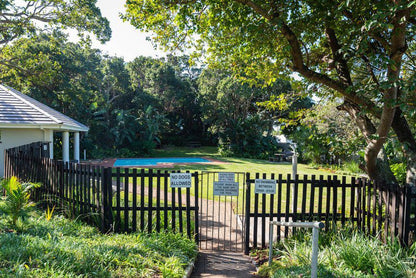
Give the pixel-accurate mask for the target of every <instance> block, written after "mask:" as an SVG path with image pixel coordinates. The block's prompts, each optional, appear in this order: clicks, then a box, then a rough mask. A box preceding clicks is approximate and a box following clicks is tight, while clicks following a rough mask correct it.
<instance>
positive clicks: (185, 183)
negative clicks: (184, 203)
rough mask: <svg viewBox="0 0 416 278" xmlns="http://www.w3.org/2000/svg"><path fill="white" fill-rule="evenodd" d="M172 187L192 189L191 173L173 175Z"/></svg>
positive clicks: (171, 176) (171, 175) (171, 178)
mask: <svg viewBox="0 0 416 278" xmlns="http://www.w3.org/2000/svg"><path fill="white" fill-rule="evenodd" d="M170 187H172V188H191V187H192V179H191V173H171V174H170Z"/></svg>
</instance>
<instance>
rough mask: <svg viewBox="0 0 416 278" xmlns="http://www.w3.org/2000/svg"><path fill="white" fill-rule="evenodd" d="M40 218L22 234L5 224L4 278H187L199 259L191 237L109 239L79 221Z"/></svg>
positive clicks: (0, 262) (0, 242)
mask: <svg viewBox="0 0 416 278" xmlns="http://www.w3.org/2000/svg"><path fill="white" fill-rule="evenodd" d="M39 215H40V213H38V215H35V216H32V217H31V218H30V219H29V226H27V227H26V228H25V229H24V231H23V232H21V233H13V232H6V231H5V229H4V228H5V225H6V224H5V222H4V221H3V219H2V220H0V228H2V229H1V230H0V246H1V248H0V277H155V276H162V277H183V275H184V272H185V268H186V266H187V265H188V264H189V262H190V261H192V260H193V259H194V258H195V256H196V253H197V251H196V250H197V249H196V244H195V243H194V242H193V241H191V240H189V239H187V238H186V237H185V236H182V235H179V234H172V233H160V234H156V233H154V234H150V235H149V234H144V233H143V234H142V233H136V234H130V235H126V234H111V235H103V234H100V233H99V232H98V230H97V229H95V228H93V227H91V226H88V225H86V224H84V223H82V222H79V221H70V220H68V219H65V218H64V217H62V216H53V217H52V218H51V219H50V221H48V220H47V219H46V217H45V216H44V215H43V216H39Z"/></svg>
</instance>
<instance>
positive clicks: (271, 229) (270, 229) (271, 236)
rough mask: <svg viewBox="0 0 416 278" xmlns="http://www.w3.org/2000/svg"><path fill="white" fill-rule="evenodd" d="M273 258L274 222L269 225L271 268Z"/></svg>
mask: <svg viewBox="0 0 416 278" xmlns="http://www.w3.org/2000/svg"><path fill="white" fill-rule="evenodd" d="M272 257H273V222H270V223H269V266H271V265H272Z"/></svg>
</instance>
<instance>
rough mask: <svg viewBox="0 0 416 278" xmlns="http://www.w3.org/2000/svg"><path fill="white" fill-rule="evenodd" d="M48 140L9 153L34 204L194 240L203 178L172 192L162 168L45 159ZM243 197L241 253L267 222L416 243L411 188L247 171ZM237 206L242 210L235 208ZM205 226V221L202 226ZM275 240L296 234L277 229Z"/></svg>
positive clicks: (260, 238)
mask: <svg viewBox="0 0 416 278" xmlns="http://www.w3.org/2000/svg"><path fill="white" fill-rule="evenodd" d="M46 144H47V143H41V142H39V143H35V144H32V145H35V146H32V147H28V146H25V147H18V148H13V149H9V150H7V151H6V154H5V176H6V177H11V176H16V177H18V178H19V179H21V180H24V181H31V182H40V183H42V187H41V188H40V189H39V190H37V191H36V192H35V194H34V196H33V197H34V199H35V201H38V202H43V201H45V202H46V203H47V204H50V205H52V204H55V205H59V206H60V207H62V208H65V209H66V210H67V212H68V213H70V214H72V215H73V216H77V217H79V216H83V217H84V219H85V220H86V221H88V222H90V223H92V224H96V225H97V226H98V227H100V228H101V231H102V232H109V231H114V232H134V231H147V232H152V231H158V232H159V231H166V230H168V231H175V232H181V233H186V234H187V235H188V236H189V237H194V238H195V239H196V240H198V236H199V235H198V230H199V225H200V221H199V218H200V217H199V216H200V213H201V212H202V211H200V210H199V205H198V204H199V203H201V204H202V201H201V200H202V198H203V196H199V193H200V192H199V189H200V190H201V194H202V190H204V189H203V188H202V187H203V186H210V185H208V184H206V182H207V181H204V182H202V180H201V181H200V179H202V174H201V173H198V172H194V173H191V176H192V181H193V182H192V188H171V187H170V186H169V176H170V173H171V172H168V171H163V172H162V171H153V170H152V169H149V170H144V169H129V168H122V169H120V168H110V167H108V168H104V167H100V166H94V165H89V164H79V163H63V162H62V161H57V160H52V159H49V158H47V157H45V156H47V155H46V154H45V152H39V151H33V150H43V149H46V147H44V146H45V145H46ZM255 179H271V180H275V181H276V185H277V186H276V192H275V194H257V193H255V186H253V185H254V183H255ZM244 184H245V189H244V196H245V198H243V199H244V200H245V201H244V202H240V203H239V204H238V203H237V204H236V205H235V206H234V209H235V210H236V214H237V215H240V216H242V217H243V218H244V220H243V221H242V222H243V223H242V225H243V228H242V230H243V231H244V245H245V246H244V249H245V252H246V253H247V252H248V250H249V249H250V248H258V247H263V248H264V247H266V245H267V242H266V240H267V239H268V236H267V235H268V225H267V223H268V221H276V220H278V221H323V222H325V224H326V229H330V228H332V227H344V226H349V227H352V228H356V229H360V230H362V231H364V232H365V233H367V234H372V235H377V236H379V237H381V238H382V239H384V240H387V239H388V238H389V237H391V238H392V237H397V238H399V240H400V241H401V243H402V244H404V245H409V244H410V243H412V242H413V241H414V238H413V235H414V233H415V227H416V215H415V211H416V207H415V206H416V193H415V192H414V187H410V186H406V187H399V186H393V185H385V184H377V183H374V182H372V181H369V180H366V179H355V178H350V179H347V178H346V177H342V178H341V179H338V177H337V176H327V177H323V176H319V177H316V176H306V175H305V176H301V177H300V176H296V177H294V178H293V177H291V175H287V176H285V177H284V176H283V175H274V174H272V175H266V174H255V178H254V179H253V177H252V175H251V174H250V173H247V174H246V179H245V181H244ZM240 206H241V207H240ZM205 223H209V221H208V222H205ZM276 229H278V231H276V232H275V233H274V234H275V235H277V238H276V240H281V239H283V238H285V237H288V236H290V235H292V234H293V233H295V232H296V229H291V228H288V227H282V228H281V227H277V228H276Z"/></svg>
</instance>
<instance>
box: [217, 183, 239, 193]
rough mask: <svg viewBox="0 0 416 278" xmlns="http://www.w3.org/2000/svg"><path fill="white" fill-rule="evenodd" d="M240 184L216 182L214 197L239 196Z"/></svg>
mask: <svg viewBox="0 0 416 278" xmlns="http://www.w3.org/2000/svg"><path fill="white" fill-rule="evenodd" d="M238 189H239V186H238V182H234V181H214V196H238V193H239V190H238Z"/></svg>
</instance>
